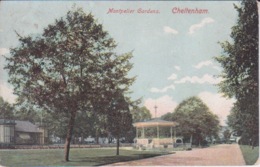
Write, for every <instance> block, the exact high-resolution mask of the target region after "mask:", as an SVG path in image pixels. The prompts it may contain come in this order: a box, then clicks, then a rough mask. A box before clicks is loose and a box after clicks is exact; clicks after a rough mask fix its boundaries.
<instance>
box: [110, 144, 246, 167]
mask: <svg viewBox="0 0 260 167" xmlns="http://www.w3.org/2000/svg"><path fill="white" fill-rule="evenodd" d="M219 165H221V166H225V165H229V166H242V165H245V161H244V158H243V155H242V152H241V150H240V148H239V145H237V144H220V145H216V146H212V147H208V148H202V149H193V150H191V151H176V152H175V153H174V154H170V155H164V156H159V157H153V158H147V159H142V160H137V161H129V162H119V163H115V164H110V165H107V166H219Z"/></svg>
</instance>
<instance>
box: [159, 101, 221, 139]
mask: <svg viewBox="0 0 260 167" xmlns="http://www.w3.org/2000/svg"><path fill="white" fill-rule="evenodd" d="M162 118H164V119H165V120H169V121H176V122H178V123H179V126H178V127H177V133H178V134H177V135H182V136H183V137H184V139H186V140H187V139H189V138H190V137H191V136H192V137H193V141H194V142H195V144H199V143H200V142H202V141H203V139H205V137H212V136H215V137H216V136H217V134H218V131H219V120H218V117H217V116H216V115H214V114H213V113H212V112H210V110H209V108H208V107H207V106H206V105H205V104H204V103H203V102H202V101H201V100H200V99H199V98H198V97H191V98H188V99H186V100H184V101H183V102H181V103H180V104H179V105H178V106H177V108H176V109H175V111H174V112H173V113H171V114H169V113H168V114H166V115H164V116H163V117H162Z"/></svg>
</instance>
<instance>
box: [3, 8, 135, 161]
mask: <svg viewBox="0 0 260 167" xmlns="http://www.w3.org/2000/svg"><path fill="white" fill-rule="evenodd" d="M17 34H18V33H17ZM18 37H19V41H20V46H18V47H16V48H11V49H10V54H11V56H10V57H8V58H7V62H8V64H7V66H6V67H5V68H6V69H7V70H8V73H9V76H10V79H9V82H10V83H12V84H13V85H14V93H15V94H17V95H18V96H19V97H20V99H26V100H28V101H29V102H30V103H31V104H33V105H35V106H37V107H39V108H41V109H43V110H45V111H48V112H49V113H51V114H53V115H55V114H56V113H64V114H62V115H64V116H65V117H66V118H67V119H65V121H67V122H66V123H67V134H66V143H65V146H64V147H65V157H64V158H65V161H69V150H70V143H71V139H72V134H73V129H74V124H75V119H76V116H77V114H80V113H81V112H83V111H86V112H98V113H106V114H108V111H107V110H105V109H103V108H107V107H106V106H107V105H108V104H109V102H110V95H111V94H113V92H115V91H117V90H119V89H120V90H122V91H123V92H125V91H126V90H127V89H128V87H129V86H130V85H131V84H132V83H133V81H134V78H130V77H128V76H127V73H128V71H129V70H130V69H131V68H132V64H131V63H130V62H129V59H130V58H131V57H132V52H130V53H125V54H122V55H118V54H116V53H114V52H113V50H114V49H115V48H116V42H115V41H114V39H112V38H111V37H110V36H109V34H108V32H106V31H104V30H103V26H102V25H101V24H98V23H97V20H95V19H94V17H93V15H92V14H86V13H84V11H83V10H82V9H76V8H74V9H73V10H72V11H69V12H67V15H66V17H62V18H60V19H57V20H56V21H55V23H53V24H50V25H49V26H48V27H47V28H45V29H44V32H43V34H42V35H40V36H36V37H34V36H27V37H22V36H20V35H19V34H18ZM57 115H59V114H57Z"/></svg>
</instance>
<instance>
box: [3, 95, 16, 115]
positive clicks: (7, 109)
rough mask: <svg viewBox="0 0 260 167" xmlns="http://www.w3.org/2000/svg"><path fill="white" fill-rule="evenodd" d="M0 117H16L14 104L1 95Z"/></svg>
mask: <svg viewBox="0 0 260 167" xmlns="http://www.w3.org/2000/svg"><path fill="white" fill-rule="evenodd" d="M0 118H1V119H14V113H13V106H12V105H11V104H9V103H8V102H6V101H4V99H3V98H2V97H0Z"/></svg>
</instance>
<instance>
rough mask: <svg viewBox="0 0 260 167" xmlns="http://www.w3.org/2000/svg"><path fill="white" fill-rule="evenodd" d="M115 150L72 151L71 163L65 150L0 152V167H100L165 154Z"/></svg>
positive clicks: (91, 149) (88, 149) (89, 149)
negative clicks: (117, 152) (65, 159)
mask: <svg viewBox="0 0 260 167" xmlns="http://www.w3.org/2000/svg"><path fill="white" fill-rule="evenodd" d="M115 154H116V150H115V149H114V148H86V149H83V148H82V149H71V151H70V161H69V162H65V161H64V160H63V159H64V150H63V149H53V150H47V149H42V150H0V166H1V165H4V166H99V165H104V164H110V163H115V162H123V161H130V160H137V159H143V158H148V157H154V156H159V155H162V154H165V153H162V152H149V151H137V150H123V149H120V155H119V156H116V155H115Z"/></svg>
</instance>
